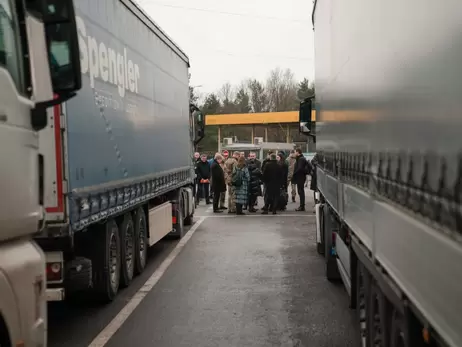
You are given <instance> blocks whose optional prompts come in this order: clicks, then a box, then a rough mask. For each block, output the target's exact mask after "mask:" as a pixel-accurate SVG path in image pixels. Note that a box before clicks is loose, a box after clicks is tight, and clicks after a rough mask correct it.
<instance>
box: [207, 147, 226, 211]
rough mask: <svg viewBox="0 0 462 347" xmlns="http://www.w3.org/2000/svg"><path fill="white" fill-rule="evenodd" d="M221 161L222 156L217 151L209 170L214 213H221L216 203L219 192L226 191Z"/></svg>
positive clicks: (218, 198) (218, 200) (218, 199)
mask: <svg viewBox="0 0 462 347" xmlns="http://www.w3.org/2000/svg"><path fill="white" fill-rule="evenodd" d="M222 162H223V157H222V155H221V154H219V153H217V154H216V155H215V159H214V160H213V163H212V166H211V168H210V171H211V173H212V192H213V212H214V213H221V212H223V210H221V209H220V208H219V207H218V203H219V202H220V195H221V193H223V192H225V191H226V183H225V173H224V172H223V169H222V168H221V166H220V164H221V163H222Z"/></svg>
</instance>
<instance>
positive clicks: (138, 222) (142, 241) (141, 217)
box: [134, 207, 148, 274]
mask: <svg viewBox="0 0 462 347" xmlns="http://www.w3.org/2000/svg"><path fill="white" fill-rule="evenodd" d="M134 221H135V223H134V224H135V228H134V229H135V273H136V274H140V273H142V272H143V270H144V268H145V267H146V262H147V258H148V227H147V223H146V214H145V213H144V210H143V209H142V208H141V207H140V208H139V209H138V210H136V212H135V214H134Z"/></svg>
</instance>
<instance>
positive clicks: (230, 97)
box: [218, 82, 236, 113]
mask: <svg viewBox="0 0 462 347" xmlns="http://www.w3.org/2000/svg"><path fill="white" fill-rule="evenodd" d="M218 95H219V96H220V99H221V103H222V105H223V108H222V111H223V113H233V112H235V111H236V107H235V105H234V99H235V93H234V90H233V87H232V86H231V83H229V82H226V83H225V84H223V86H222V87H221V89H220V91H219V93H218Z"/></svg>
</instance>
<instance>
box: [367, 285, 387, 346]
mask: <svg viewBox="0 0 462 347" xmlns="http://www.w3.org/2000/svg"><path fill="white" fill-rule="evenodd" d="M369 299H370V301H369V321H368V326H369V327H370V329H369V331H370V340H371V341H374V346H377V347H382V346H388V336H389V329H388V327H389V324H388V322H389V319H388V312H387V311H388V307H387V306H388V303H387V301H386V298H385V296H384V295H383V293H382V291H381V290H380V288H379V286H378V285H377V283H376V282H375V281H372V283H371V294H370V297H369Z"/></svg>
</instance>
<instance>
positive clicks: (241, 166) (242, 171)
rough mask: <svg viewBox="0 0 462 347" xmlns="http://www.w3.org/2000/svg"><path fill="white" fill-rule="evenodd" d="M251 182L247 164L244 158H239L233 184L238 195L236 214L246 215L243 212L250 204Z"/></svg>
mask: <svg viewBox="0 0 462 347" xmlns="http://www.w3.org/2000/svg"><path fill="white" fill-rule="evenodd" d="M249 181H250V174H249V170H248V169H247V165H246V163H245V158H244V157H239V159H238V160H237V165H236V166H235V168H234V170H233V173H232V176H231V184H232V186H233V187H234V190H235V194H236V214H237V215H243V214H245V213H244V212H243V211H242V210H243V207H244V205H246V204H247V202H248V197H249V193H248V187H249Z"/></svg>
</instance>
